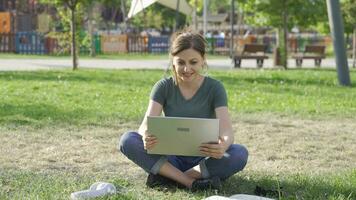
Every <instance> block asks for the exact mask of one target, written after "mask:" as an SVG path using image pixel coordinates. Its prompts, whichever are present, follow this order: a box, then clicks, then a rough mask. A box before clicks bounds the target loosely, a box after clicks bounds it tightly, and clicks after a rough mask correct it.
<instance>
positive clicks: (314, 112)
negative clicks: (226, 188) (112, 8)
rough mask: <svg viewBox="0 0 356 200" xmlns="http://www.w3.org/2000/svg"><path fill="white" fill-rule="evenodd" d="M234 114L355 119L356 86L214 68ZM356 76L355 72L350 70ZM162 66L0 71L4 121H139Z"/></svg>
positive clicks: (324, 78)
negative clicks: (115, 69) (158, 68)
mask: <svg viewBox="0 0 356 200" xmlns="http://www.w3.org/2000/svg"><path fill="white" fill-rule="evenodd" d="M210 75H211V76H212V77H215V78H216V79H218V80H220V81H222V82H223V83H224V85H225V87H226V89H227V93H228V96H229V107H230V110H231V112H232V114H233V115H237V114H243V113H266V112H268V113H276V114H279V115H289V116H300V117H307V118H314V117H316V118H325V117H350V118H353V117H354V113H356V101H355V99H356V88H355V86H353V87H340V86H338V84H337V81H336V73H335V72H334V71H332V70H288V71H272V70H271V71H258V70H239V71H227V72H226V71H212V72H210ZM351 76H352V79H353V80H356V71H352V72H351ZM162 77H163V72H162V71H160V70H140V71H135V70H117V71H109V70H105V71H100V70H80V71H78V72H75V73H73V72H72V71H70V70H66V71H36V72H0V94H1V97H2V98H1V102H0V124H1V125H3V126H8V125H11V126H12V125H30V126H53V125H56V124H61V123H64V124H74V125H91V124H94V125H103V124H104V125H110V124H112V123H114V122H117V121H139V120H141V118H142V115H143V113H144V112H145V109H146V106H147V102H148V99H149V94H150V89H151V87H152V85H153V84H154V83H155V82H156V81H157V80H159V79H160V78H162Z"/></svg>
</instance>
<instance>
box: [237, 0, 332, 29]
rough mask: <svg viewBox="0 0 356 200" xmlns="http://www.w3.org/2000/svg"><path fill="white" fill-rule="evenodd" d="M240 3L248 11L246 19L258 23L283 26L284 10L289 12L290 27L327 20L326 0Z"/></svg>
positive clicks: (309, 24) (254, 0)
mask: <svg viewBox="0 0 356 200" xmlns="http://www.w3.org/2000/svg"><path fill="white" fill-rule="evenodd" d="M284 4H285V5H284ZM240 5H241V6H242V7H243V10H244V11H245V12H247V13H248V14H247V17H246V20H247V21H248V22H249V23H251V24H256V25H265V26H272V27H281V26H283V20H282V17H283V14H282V13H283V12H287V13H288V28H289V29H290V28H292V27H293V26H298V27H301V28H308V27H311V26H313V25H315V24H317V22H320V21H327V13H326V4H325V1H324V0H307V1H306V0H294V1H291V0H250V1H241V3H240Z"/></svg>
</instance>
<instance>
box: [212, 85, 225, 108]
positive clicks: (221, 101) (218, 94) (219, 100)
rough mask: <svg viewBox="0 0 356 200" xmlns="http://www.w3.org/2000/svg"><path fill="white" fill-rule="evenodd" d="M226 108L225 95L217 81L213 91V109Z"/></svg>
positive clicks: (223, 89) (222, 86) (222, 87)
mask: <svg viewBox="0 0 356 200" xmlns="http://www.w3.org/2000/svg"><path fill="white" fill-rule="evenodd" d="M221 106H227V94H226V90H225V88H224V85H223V84H222V83H221V82H219V81H217V83H216V85H215V90H214V108H217V107H221Z"/></svg>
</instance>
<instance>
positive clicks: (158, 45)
mask: <svg viewBox="0 0 356 200" xmlns="http://www.w3.org/2000/svg"><path fill="white" fill-rule="evenodd" d="M168 49H169V37H168V36H159V37H149V38H148V52H150V53H167V52H168Z"/></svg>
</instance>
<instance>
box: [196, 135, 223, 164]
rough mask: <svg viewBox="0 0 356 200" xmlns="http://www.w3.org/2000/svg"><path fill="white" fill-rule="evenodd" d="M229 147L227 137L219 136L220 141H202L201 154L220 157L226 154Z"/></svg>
mask: <svg viewBox="0 0 356 200" xmlns="http://www.w3.org/2000/svg"><path fill="white" fill-rule="evenodd" d="M228 148H229V145H228V144H227V143H226V140H225V138H223V137H219V142H218V143H202V144H201V145H200V147H199V151H200V153H201V154H203V155H205V156H207V157H212V158H216V159H220V158H222V157H223V156H224V153H225V152H226V150H227V149H228Z"/></svg>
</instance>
